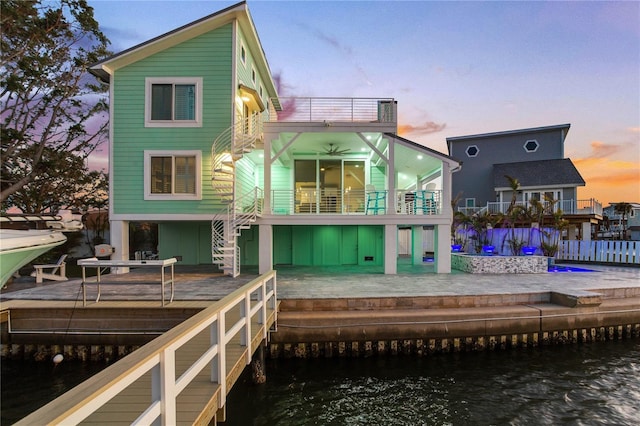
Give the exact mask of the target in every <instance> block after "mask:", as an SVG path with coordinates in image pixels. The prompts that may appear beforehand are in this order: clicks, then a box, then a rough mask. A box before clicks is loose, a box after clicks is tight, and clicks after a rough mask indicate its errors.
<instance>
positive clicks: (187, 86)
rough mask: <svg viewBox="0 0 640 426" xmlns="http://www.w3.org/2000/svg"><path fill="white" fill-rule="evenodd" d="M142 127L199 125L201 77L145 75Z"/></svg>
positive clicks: (200, 115)
mask: <svg viewBox="0 0 640 426" xmlns="http://www.w3.org/2000/svg"><path fill="white" fill-rule="evenodd" d="M145 104H146V106H145V127H201V125H202V124H201V122H202V78H190V77H175V78H147V79H146V92H145Z"/></svg>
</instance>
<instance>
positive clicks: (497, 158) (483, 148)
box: [447, 124, 602, 240]
mask: <svg viewBox="0 0 640 426" xmlns="http://www.w3.org/2000/svg"><path fill="white" fill-rule="evenodd" d="M569 128H570V125H569V124H560V125H554V126H545V127H537V128H530V129H520V130H508V131H501V132H495V133H486V134H479V135H470V136H457V137H448V138H447V147H448V150H449V155H451V156H453V157H455V158H458V159H460V160H462V161H463V163H464V168H463V169H462V170H461V171H460V172H458V173H456V174H455V175H454V176H453V182H452V185H453V186H452V188H453V189H452V191H453V194H454V196H456V198H457V199H458V205H457V209H458V210H460V211H463V212H465V213H466V214H474V213H478V212H485V211H486V212H489V213H506V212H507V209H508V208H509V205H510V202H511V199H512V194H513V189H512V188H511V186H510V182H509V179H508V178H507V176H509V177H511V178H514V179H517V180H518V182H519V184H520V185H519V188H518V190H517V194H516V203H517V204H520V205H523V206H528V205H529V203H530V201H531V200H538V201H541V202H543V203H545V200H553V203H554V206H553V209H556V210H557V209H560V210H562V213H563V214H564V218H565V219H566V220H568V222H569V225H570V226H569V227H568V235H567V236H568V238H569V239H577V238H580V239H584V240H589V239H591V234H592V225H593V229H594V230H595V228H596V226H597V225H598V224H599V223H600V222H601V221H602V204H601V203H599V202H598V201H597V200H594V199H589V200H580V199H578V187H582V186H585V184H586V183H585V181H584V179H583V178H582V176H581V175H580V172H579V171H578V169H577V168H576V167H575V165H574V164H573V162H572V161H571V159H569V158H565V157H564V142H565V139H566V137H567V133H568V132H569ZM458 194H459V195H458Z"/></svg>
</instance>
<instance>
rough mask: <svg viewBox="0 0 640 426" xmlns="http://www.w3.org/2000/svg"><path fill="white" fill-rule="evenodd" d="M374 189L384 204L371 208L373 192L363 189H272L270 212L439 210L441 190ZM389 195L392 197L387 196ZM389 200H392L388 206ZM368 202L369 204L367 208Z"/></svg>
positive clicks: (425, 212) (412, 212) (406, 212)
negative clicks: (370, 201)
mask: <svg viewBox="0 0 640 426" xmlns="http://www.w3.org/2000/svg"><path fill="white" fill-rule="evenodd" d="M418 193H419V194H418V195H416V192H415V191H406V190H395V191H375V194H376V195H379V196H381V199H383V200H384V204H382V203H380V204H378V206H377V208H376V209H374V208H373V205H372V203H367V200H368V199H371V197H373V195H374V192H371V191H369V192H368V191H366V190H344V191H339V190H336V189H325V190H322V189H321V190H298V191H295V190H273V191H271V214H273V215H309V214H339V215H372V214H378V215H380V214H387V213H386V212H385V210H388V208H389V207H391V208H392V209H393V208H395V210H394V211H393V213H394V214H400V215H439V214H442V192H441V191H439V190H437V191H418ZM390 195H391V197H390ZM389 201H391V202H393V205H392V206H389ZM367 204H369V208H367Z"/></svg>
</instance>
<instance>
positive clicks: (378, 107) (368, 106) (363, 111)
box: [269, 97, 397, 124]
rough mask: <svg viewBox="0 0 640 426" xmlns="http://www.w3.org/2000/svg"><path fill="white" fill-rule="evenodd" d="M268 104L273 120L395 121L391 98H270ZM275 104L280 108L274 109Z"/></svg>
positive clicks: (393, 102)
mask: <svg viewBox="0 0 640 426" xmlns="http://www.w3.org/2000/svg"><path fill="white" fill-rule="evenodd" d="M270 105H271V111H270V114H269V116H270V117H271V120H270V121H272V122H275V121H277V122H325V123H387V124H395V123H396V122H397V104H396V101H395V100H394V99H393V98H338V97H320V98H317V97H280V98H277V99H272V100H271V102H270ZM274 105H275V106H278V107H280V108H281V110H279V111H277V112H276V110H275V108H274V107H273V106H274Z"/></svg>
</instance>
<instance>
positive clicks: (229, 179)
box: [211, 170, 233, 182]
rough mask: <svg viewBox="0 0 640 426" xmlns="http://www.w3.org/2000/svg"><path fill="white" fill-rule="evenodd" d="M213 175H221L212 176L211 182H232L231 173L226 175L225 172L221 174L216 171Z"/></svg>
mask: <svg viewBox="0 0 640 426" xmlns="http://www.w3.org/2000/svg"><path fill="white" fill-rule="evenodd" d="M215 173H221V174H222V175H221V176H220V175H215V174H214V175H213V176H211V180H220V181H228V182H233V174H232V173H226V172H222V171H220V170H216V172H215Z"/></svg>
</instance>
